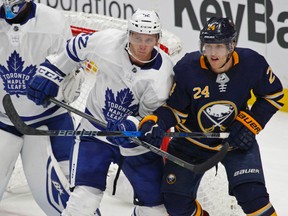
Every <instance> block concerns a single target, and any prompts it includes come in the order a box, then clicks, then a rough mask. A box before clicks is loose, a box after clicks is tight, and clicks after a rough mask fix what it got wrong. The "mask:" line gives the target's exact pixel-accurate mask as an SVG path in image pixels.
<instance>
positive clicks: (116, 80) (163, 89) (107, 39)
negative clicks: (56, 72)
mask: <svg viewBox="0 0 288 216" xmlns="http://www.w3.org/2000/svg"><path fill="white" fill-rule="evenodd" d="M127 39H128V36H127V32H125V31H122V30H117V29H107V30H103V31H100V32H96V33H93V34H80V35H78V36H76V37H74V38H73V39H71V40H70V41H69V43H68V44H67V48H66V51H65V53H62V54H61V55H60V56H59V58H58V60H55V65H56V66H57V67H58V68H59V69H60V70H61V71H62V72H64V73H66V74H67V73H70V72H71V70H72V68H73V67H75V66H76V65H77V63H79V62H83V61H85V60H90V61H92V62H94V63H95V64H96V65H97V68H98V72H97V73H96V83H95V85H94V87H93V88H92V90H91V92H90V94H89V96H88V100H87V106H86V112H87V113H88V114H90V115H93V116H94V117H96V119H98V120H100V121H102V122H107V121H109V120H110V121H118V120H122V119H123V118H124V117H126V116H127V115H133V116H141V117H143V116H145V115H147V114H151V113H152V112H153V111H154V110H155V109H156V108H158V107H159V106H161V105H163V104H164V103H165V101H166V99H167V97H168V96H169V91H170V88H171V86H172V82H173V74H174V73H173V62H172V60H171V59H170V57H169V56H168V55H167V54H166V53H164V52H163V51H162V50H159V54H158V55H157V57H156V58H155V60H153V61H152V62H150V63H147V64H145V65H144V66H143V67H139V66H137V65H135V64H133V63H131V61H130V58H129V54H128V53H127V51H126V49H125V47H126V45H127ZM156 54H157V50H156V48H155V49H154V50H153V55H154V56H155V55H156ZM64 55H65V56H67V55H68V59H67V58H65V57H63V56H64ZM65 59H66V60H65ZM81 125H82V126H84V127H85V129H87V130H95V128H94V127H96V128H98V129H102V128H101V127H99V126H97V125H92V124H91V123H89V122H88V121H87V120H85V119H83V120H82V122H81ZM99 138H100V137H99Z"/></svg>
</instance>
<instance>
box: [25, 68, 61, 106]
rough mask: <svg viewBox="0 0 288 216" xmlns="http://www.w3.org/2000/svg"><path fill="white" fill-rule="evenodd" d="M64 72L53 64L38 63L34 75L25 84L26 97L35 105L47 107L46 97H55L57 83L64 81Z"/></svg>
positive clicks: (57, 88) (57, 87)
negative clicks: (38, 65)
mask: <svg viewBox="0 0 288 216" xmlns="http://www.w3.org/2000/svg"><path fill="white" fill-rule="evenodd" d="M64 76H65V74H64V73H62V72H61V71H59V69H57V68H56V67H55V66H53V65H51V64H49V63H47V62H45V63H43V64H41V65H40V67H39V68H38V70H37V71H36V74H35V76H34V77H33V78H32V80H31V81H30V83H28V85H27V97H28V98H29V99H30V100H32V101H34V102H35V103H36V104H37V105H43V106H44V107H47V106H48V105H49V104H50V102H49V101H47V98H48V97H56V96H57V94H58V90H59V85H60V84H61V83H62V82H63V81H64Z"/></svg>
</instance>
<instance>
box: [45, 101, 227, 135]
mask: <svg viewBox="0 0 288 216" xmlns="http://www.w3.org/2000/svg"><path fill="white" fill-rule="evenodd" d="M49 101H51V102H52V103H54V104H56V105H58V106H60V107H62V108H65V109H67V110H69V111H71V112H73V113H75V114H77V115H79V116H81V117H83V118H86V119H88V120H89V121H93V122H95V123H96V124H98V125H100V126H101V127H104V128H105V127H106V124H104V123H102V122H100V121H98V120H96V119H94V118H93V117H92V116H90V115H88V114H86V113H84V112H80V111H79V110H77V109H75V108H73V107H71V106H69V105H67V104H65V103H63V102H61V101H58V100H57V99H55V98H49ZM95 120H96V121H95ZM86 132H87V134H94V135H90V136H96V135H97V136H117V137H119V136H122V137H140V136H141V135H142V134H141V132H139V131H99V132H96V131H86ZM69 133H72V134H73V131H67V132H65V131H63V130H62V131H59V132H57V131H54V132H53V134H55V135H54V136H57V134H64V136H67V135H65V134H69ZM74 133H75V135H78V134H77V133H80V134H82V131H74ZM80 134H79V135H80ZM50 136H51V135H50ZM86 136H87V135H86ZM164 136H167V137H178V138H179V137H191V138H219V139H225V138H227V137H228V136H229V133H225V132H222V133H202V132H165V133H164Z"/></svg>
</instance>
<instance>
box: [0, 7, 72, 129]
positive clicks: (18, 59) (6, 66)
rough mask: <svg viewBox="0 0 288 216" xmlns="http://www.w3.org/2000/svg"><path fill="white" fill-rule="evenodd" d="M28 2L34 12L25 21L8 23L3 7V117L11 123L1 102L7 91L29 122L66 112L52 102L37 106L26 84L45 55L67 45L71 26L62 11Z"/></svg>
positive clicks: (0, 65) (0, 37)
mask: <svg viewBox="0 0 288 216" xmlns="http://www.w3.org/2000/svg"><path fill="white" fill-rule="evenodd" d="M29 4H30V6H31V11H32V13H31V15H30V16H29V17H28V19H27V20H26V21H25V23H22V24H11V23H9V21H6V20H5V12H4V8H3V7H1V11H0V41H1V46H0V77H1V79H0V100H1V105H0V121H1V122H3V123H5V124H9V125H11V123H10V121H9V119H8V118H7V117H6V116H5V114H4V113H5V111H4V108H3V105H2V99H3V97H4V95H5V94H10V95H11V99H12V101H13V104H14V105H15V108H16V110H17V112H18V113H19V115H20V116H21V117H22V118H23V120H25V121H26V122H27V123H34V122H36V121H39V120H43V119H46V118H48V117H51V115H52V116H53V115H58V114H60V113H63V112H64V110H63V109H58V107H56V106H53V105H50V106H48V107H47V108H43V107H42V106H37V105H36V104H35V103H34V102H33V101H31V100H29V99H28V98H27V96H26V86H27V83H29V81H30V80H31V79H32V77H33V76H34V74H35V72H36V69H37V68H38V67H39V65H40V64H41V63H42V62H43V61H45V57H46V56H48V55H50V54H56V53H58V52H60V50H63V49H65V45H66V41H67V39H68V38H71V37H72V33H71V30H70V26H69V25H68V23H67V21H65V17H64V16H63V15H62V14H61V13H60V12H59V11H57V10H54V9H52V8H50V7H47V6H45V5H42V4H36V3H33V2H30V3H29Z"/></svg>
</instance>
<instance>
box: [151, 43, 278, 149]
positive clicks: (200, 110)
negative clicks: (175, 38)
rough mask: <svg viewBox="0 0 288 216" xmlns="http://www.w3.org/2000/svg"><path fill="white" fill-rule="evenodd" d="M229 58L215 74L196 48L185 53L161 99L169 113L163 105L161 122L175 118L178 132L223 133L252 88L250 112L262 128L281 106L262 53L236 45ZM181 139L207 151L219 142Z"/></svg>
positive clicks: (244, 103) (274, 82)
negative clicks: (168, 92) (230, 64)
mask: <svg viewBox="0 0 288 216" xmlns="http://www.w3.org/2000/svg"><path fill="white" fill-rule="evenodd" d="M232 58H233V67H232V68H231V69H229V70H228V71H227V72H225V73H221V74H216V73H214V72H212V71H211V70H210V69H209V67H208V64H207V62H206V60H205V57H204V56H203V55H200V53H199V52H192V53H188V54H186V55H185V56H184V57H183V58H182V59H181V60H180V61H179V62H178V63H177V64H176V65H175V67H174V72H175V83H174V85H173V87H172V90H171V96H170V97H169V99H168V101H167V105H168V106H170V107H172V108H173V109H174V111H175V113H174V114H173V113H171V112H170V110H169V109H166V108H165V107H164V108H160V109H158V110H157V111H156V114H157V115H158V116H159V117H160V118H162V119H164V120H165V122H166V124H167V125H174V124H176V122H178V125H177V126H176V129H177V130H178V131H184V132H189V131H196V132H197V131H199V132H223V131H226V129H227V127H228V126H229V125H230V124H231V122H232V121H233V120H234V119H235V118H236V116H237V115H238V113H239V111H241V110H243V111H244V110H246V108H247V102H248V100H249V99H250V97H251V90H253V93H254V94H255V96H256V98H257V100H256V102H255V103H254V104H253V106H252V108H251V113H252V116H253V117H254V118H255V119H256V120H257V121H258V122H259V123H260V124H261V126H262V127H263V128H264V126H265V125H266V123H267V122H268V121H269V119H270V118H271V117H272V115H273V114H274V113H275V112H276V111H277V110H278V109H280V108H281V106H282V105H283V104H281V103H280V102H279V100H280V99H281V98H282V97H283V89H282V85H281V82H280V81H279V79H278V78H277V76H276V75H275V74H274V73H273V71H272V69H271V67H270V66H269V65H268V63H267V62H266V60H265V59H264V57H263V56H261V55H259V54H258V53H257V52H255V51H252V50H250V49H245V48H236V49H235V52H233V55H232ZM175 114H176V115H175ZM187 139H188V140H189V141H190V142H192V143H194V144H196V145H198V146H201V147H204V148H207V149H211V150H213V149H214V150H217V149H219V148H218V147H220V145H219V144H220V142H221V140H219V139H191V138H187ZM179 142H181V140H180V139H179Z"/></svg>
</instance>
